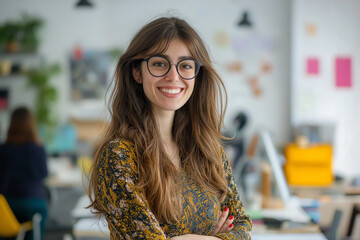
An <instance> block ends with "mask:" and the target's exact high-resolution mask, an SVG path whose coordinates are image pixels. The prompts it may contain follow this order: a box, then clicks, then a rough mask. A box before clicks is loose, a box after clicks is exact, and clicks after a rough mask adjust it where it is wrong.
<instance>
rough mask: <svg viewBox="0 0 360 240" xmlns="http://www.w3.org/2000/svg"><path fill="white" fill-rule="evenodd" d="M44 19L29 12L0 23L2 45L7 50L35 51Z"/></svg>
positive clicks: (0, 42)
mask: <svg viewBox="0 0 360 240" xmlns="http://www.w3.org/2000/svg"><path fill="white" fill-rule="evenodd" d="M42 26H43V20H42V19H40V18H38V17H36V16H31V15H29V14H27V13H24V14H23V15H22V18H21V19H20V20H17V21H13V20H10V21H7V22H5V23H3V24H1V25H0V46H1V49H2V50H5V51H6V52H17V51H23V52H35V51H36V50H37V47H38V45H39V36H38V35H39V30H40V28H41V27H42Z"/></svg>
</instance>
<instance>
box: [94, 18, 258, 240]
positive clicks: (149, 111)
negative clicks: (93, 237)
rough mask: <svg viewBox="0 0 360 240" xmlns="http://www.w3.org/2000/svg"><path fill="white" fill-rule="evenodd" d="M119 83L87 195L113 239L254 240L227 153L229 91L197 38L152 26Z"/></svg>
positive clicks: (164, 21)
mask: <svg viewBox="0 0 360 240" xmlns="http://www.w3.org/2000/svg"><path fill="white" fill-rule="evenodd" d="M114 80H115V87H114V90H113V92H112V105H111V106H112V107H111V122H110V124H109V125H108V128H107V131H106V132H105V134H104V136H103V138H102V141H101V143H100V144H99V146H98V148H97V151H96V154H95V159H96V160H95V161H94V165H93V168H92V174H91V176H90V185H89V190H90V191H89V197H90V199H91V201H92V204H91V205H90V206H91V207H92V208H93V210H95V211H97V213H99V214H101V215H103V216H105V218H106V220H107V222H108V226H109V229H110V234H111V239H112V240H118V239H159V240H160V239H172V240H175V239H176V240H178V239H179V240H180V239H196V240H200V239H209V240H210V239H227V240H230V239H234V240H235V239H244V240H245V239H246V240H247V239H250V238H251V236H250V231H251V220H250V218H249V217H248V216H247V215H246V214H245V211H244V208H243V204H242V202H241V201H240V198H239V194H238V190H237V187H236V185H235V183H234V179H233V176H232V172H231V168H230V166H229V162H228V160H227V158H226V156H225V153H224V150H223V148H222V147H221V145H220V140H221V139H224V137H223V136H222V135H221V133H220V129H221V126H222V123H223V116H224V112H225V107H224V106H222V100H223V97H225V95H223V94H222V90H224V89H223V87H224V85H223V82H222V80H221V79H220V77H219V75H218V74H217V73H216V72H215V70H214V68H213V66H212V64H211V60H210V58H209V55H208V52H207V50H206V48H205V46H204V43H203V42H202V40H201V38H200V37H199V35H198V34H197V33H196V31H195V30H194V29H193V28H192V27H191V26H190V25H189V24H188V23H187V22H186V21H184V20H182V19H179V18H174V17H171V18H159V19H156V20H154V21H152V22H150V23H149V24H147V25H145V26H144V27H143V28H142V29H141V30H140V31H139V32H138V33H137V34H136V35H135V37H134V38H133V40H132V41H131V43H130V45H129V47H128V49H127V50H126V51H125V53H124V54H123V55H122V56H121V57H120V60H119V62H118V65H117V68H116V73H115V78H114ZM224 92H225V91H224ZM224 94H225V93H224ZM218 107H219V108H218ZM218 110H219V111H218Z"/></svg>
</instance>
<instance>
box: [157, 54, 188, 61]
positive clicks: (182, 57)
mask: <svg viewBox="0 0 360 240" xmlns="http://www.w3.org/2000/svg"><path fill="white" fill-rule="evenodd" d="M157 55H158V56H161V57H165V58H167V59H169V60H170V56H169V55H166V54H157ZM185 58H193V57H192V56H180V57H178V59H177V60H181V59H185Z"/></svg>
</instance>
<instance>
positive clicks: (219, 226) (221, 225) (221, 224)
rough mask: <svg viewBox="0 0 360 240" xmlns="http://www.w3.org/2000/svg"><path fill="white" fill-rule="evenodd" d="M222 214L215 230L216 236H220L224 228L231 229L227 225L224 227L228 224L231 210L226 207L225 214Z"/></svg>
mask: <svg viewBox="0 0 360 240" xmlns="http://www.w3.org/2000/svg"><path fill="white" fill-rule="evenodd" d="M220 213H221V214H220V216H219V219H218V223H217V224H216V227H215V230H214V234H218V233H220V232H222V231H221V230H222V229H223V228H225V227H226V228H227V227H229V225H230V224H229V225H225V226H224V224H225V223H226V222H227V220H226V219H227V217H228V215H229V208H228V207H226V208H225V209H224V211H223V212H220Z"/></svg>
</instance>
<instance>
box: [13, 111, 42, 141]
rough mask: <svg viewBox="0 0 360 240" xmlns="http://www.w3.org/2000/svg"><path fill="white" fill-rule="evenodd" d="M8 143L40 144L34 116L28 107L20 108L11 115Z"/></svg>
mask: <svg viewBox="0 0 360 240" xmlns="http://www.w3.org/2000/svg"><path fill="white" fill-rule="evenodd" d="M6 142H7V143H15V144H16V143H25V142H35V143H39V137H38V134H37V132H36V124H35V119H34V117H33V115H32V114H31V112H30V110H29V109H27V108H26V107H18V108H16V109H15V110H14V111H13V113H12V114H11V120H10V126H9V129H8V132H7V137H6Z"/></svg>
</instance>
